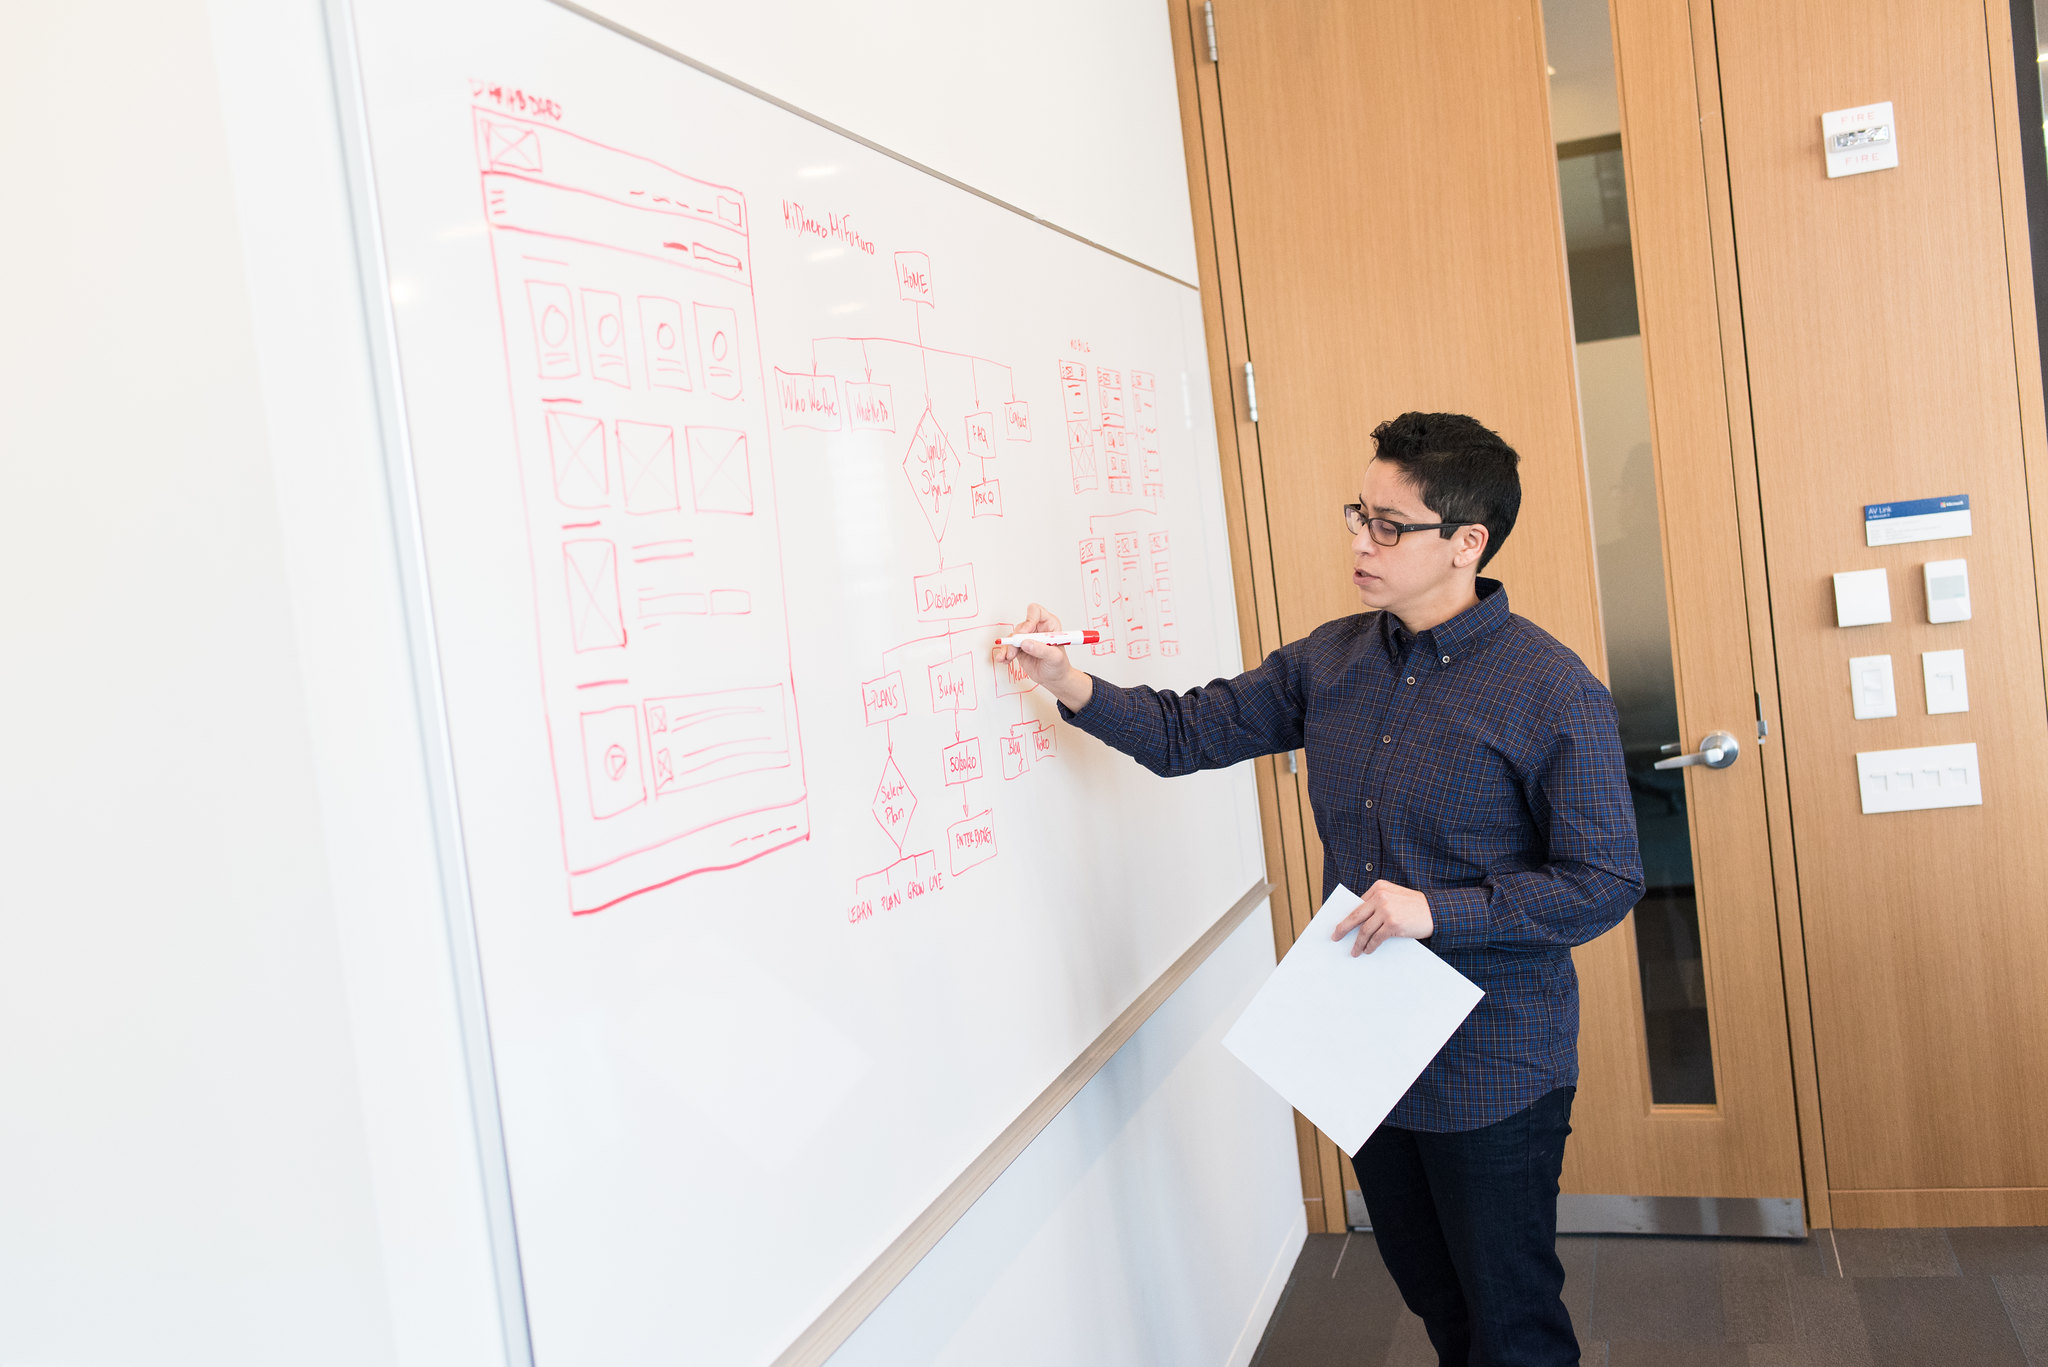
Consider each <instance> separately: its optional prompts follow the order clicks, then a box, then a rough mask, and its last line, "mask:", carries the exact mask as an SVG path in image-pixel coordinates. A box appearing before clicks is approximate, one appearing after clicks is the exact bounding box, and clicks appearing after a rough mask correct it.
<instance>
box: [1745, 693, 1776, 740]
mask: <svg viewBox="0 0 2048 1367" xmlns="http://www.w3.org/2000/svg"><path fill="white" fill-rule="evenodd" d="M1750 696H1751V697H1753V698H1755V699H1756V743H1757V744H1758V745H1762V744H1763V743H1764V742H1765V741H1767V740H1769V739H1770V738H1771V724H1770V723H1769V722H1767V721H1765V720H1764V695H1763V694H1761V693H1751V694H1750Z"/></svg>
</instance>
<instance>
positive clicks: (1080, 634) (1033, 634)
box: [996, 631, 1102, 646]
mask: <svg viewBox="0 0 2048 1367" xmlns="http://www.w3.org/2000/svg"><path fill="white" fill-rule="evenodd" d="M1101 640H1102V633H1101V632H1099V631H1027V632H1025V633H1024V634H1023V635H1022V636H1004V637H1001V638H999V639H998V640H997V641H996V644H997V645H999V646H1021V645H1023V644H1024V643H1025V642H1026V641H1030V642H1031V643H1033V644H1034V645H1041V646H1092V645H1095V644H1097V643H1098V642H1100V641H1101Z"/></svg>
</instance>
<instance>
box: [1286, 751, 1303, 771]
mask: <svg viewBox="0 0 2048 1367" xmlns="http://www.w3.org/2000/svg"><path fill="white" fill-rule="evenodd" d="M1287 772H1288V773H1290V774H1298V773H1300V772H1301V769H1300V767H1299V766H1297V765H1296V764H1295V762H1294V751H1292V750H1289V751H1288V752H1287Z"/></svg>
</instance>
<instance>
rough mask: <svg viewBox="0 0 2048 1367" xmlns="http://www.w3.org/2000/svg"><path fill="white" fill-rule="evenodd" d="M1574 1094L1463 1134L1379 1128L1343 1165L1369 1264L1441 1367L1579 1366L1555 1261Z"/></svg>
mask: <svg viewBox="0 0 2048 1367" xmlns="http://www.w3.org/2000/svg"><path fill="white" fill-rule="evenodd" d="M1576 1090H1577V1089H1576V1088H1572V1087H1560V1088H1558V1089H1557V1090H1556V1091H1554V1092H1551V1093H1549V1094H1548V1095H1546V1096H1541V1097H1538V1098H1537V1099H1536V1100H1535V1101H1533V1102H1531V1103H1530V1104H1529V1105H1527V1106H1525V1107H1523V1108H1522V1109H1521V1110H1519V1111H1517V1112H1515V1113H1514V1114H1513V1115H1511V1116H1509V1117H1508V1118H1507V1119H1505V1120H1502V1121H1497V1122H1495V1123H1494V1124H1491V1125H1487V1126H1483V1127H1482V1128H1480V1129H1476V1130H1467V1131H1465V1132H1464V1133H1462V1134H1429V1133H1425V1132H1423V1131H1420V1130H1397V1129H1394V1128H1393V1127H1391V1126H1388V1125H1382V1126H1380V1128H1379V1129H1377V1130H1375V1131H1374V1132H1373V1135H1372V1138H1370V1139H1368V1140H1366V1141H1365V1147H1364V1148H1362V1149H1360V1150H1359V1151H1358V1153H1357V1154H1355V1155H1354V1156H1353V1157H1352V1160H1351V1162H1352V1166H1353V1167H1355V1168H1356V1169H1357V1171H1358V1185H1359V1186H1360V1187H1361V1188H1362V1189H1363V1190H1364V1192H1365V1208H1366V1210H1368V1211H1369V1212H1371V1214H1372V1233H1373V1238H1374V1240H1376V1241H1377V1242H1378V1244H1379V1247H1380V1256H1381V1257H1382V1258H1384V1259H1385V1260H1386V1264H1387V1271H1388V1272H1391V1273H1392V1274H1393V1276H1394V1284H1395V1285H1396V1286H1398V1287H1400V1288H1401V1299H1402V1300H1404V1301H1406V1302H1407V1303H1408V1308H1409V1309H1410V1310H1413V1311H1414V1312H1415V1313H1416V1314H1417V1315H1420V1316H1421V1317H1422V1323H1423V1325H1424V1327H1425V1328H1427V1329H1428V1330H1429V1341H1430V1342H1431V1343H1432V1344H1434V1345H1436V1355H1437V1361H1438V1363H1440V1364H1441V1367H1555V1365H1556V1364H1564V1363H1576V1362H1577V1361H1578V1360H1579V1340H1578V1337H1577V1336H1576V1335H1575V1334H1573V1333H1572V1320H1571V1316H1570V1315H1569V1314H1568V1313H1566V1311H1565V1308H1564V1301H1563V1299H1562V1298H1561V1297H1560V1295H1559V1293H1560V1292H1561V1291H1563V1289H1564V1265H1563V1264H1562V1263H1560V1262H1558V1260H1557V1175H1558V1172H1559V1170H1560V1169H1562V1168H1563V1166H1564V1139H1565V1136H1566V1135H1568V1134H1570V1133H1571V1130H1572V1123H1571V1121H1572V1095H1573V1093H1574V1092H1575V1091H1576Z"/></svg>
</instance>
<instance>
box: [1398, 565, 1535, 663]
mask: <svg viewBox="0 0 2048 1367" xmlns="http://www.w3.org/2000/svg"><path fill="white" fill-rule="evenodd" d="M1473 587H1474V588H1475V589H1476V590H1477V591H1478V593H1479V601H1478V602H1476V603H1474V604H1473V605H1472V606H1471V607H1469V608H1466V609H1465V610H1464V611H1463V612H1461V613H1459V614H1458V615H1457V616H1455V617H1453V618H1451V619H1449V620H1448V621H1443V622H1438V623H1437V624H1436V625H1435V626H1433V627H1431V628H1430V629H1429V630H1427V631H1424V632H1421V633H1419V634H1420V635H1422V636H1425V637H1428V638H1430V649H1431V653H1432V654H1435V655H1438V656H1449V657H1451V658H1452V659H1456V658H1457V657H1458V656H1460V655H1462V654H1464V653H1465V652H1466V651H1468V650H1473V649H1475V648H1477V647H1478V646H1480V645H1481V644H1483V643H1484V642H1485V641H1486V638H1487V637H1489V636H1491V635H1493V633H1494V632H1496V631H1499V630H1500V629H1501V628H1502V627H1503V626H1505V625H1507V620H1508V591H1507V586H1506V585H1504V584H1502V583H1501V582H1500V580H1498V579H1485V578H1481V579H1479V580H1477V581H1476V582H1475V583H1474V585H1473ZM1416 635H1417V633H1412V632H1410V631H1409V630H1408V629H1407V628H1406V627H1404V626H1402V625H1401V619H1400V618H1398V617H1396V616H1394V614H1393V613H1391V612H1382V613H1381V614H1380V640H1381V642H1382V643H1383V644H1384V645H1385V646H1386V648H1387V654H1388V655H1390V656H1392V657H1393V658H1394V659H1395V660H1396V661H1398V660H1400V659H1401V658H1402V657H1403V656H1405V655H1406V654H1407V653H1408V647H1409V645H1410V644H1412V643H1413V642H1414V640H1415V638H1416Z"/></svg>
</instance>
